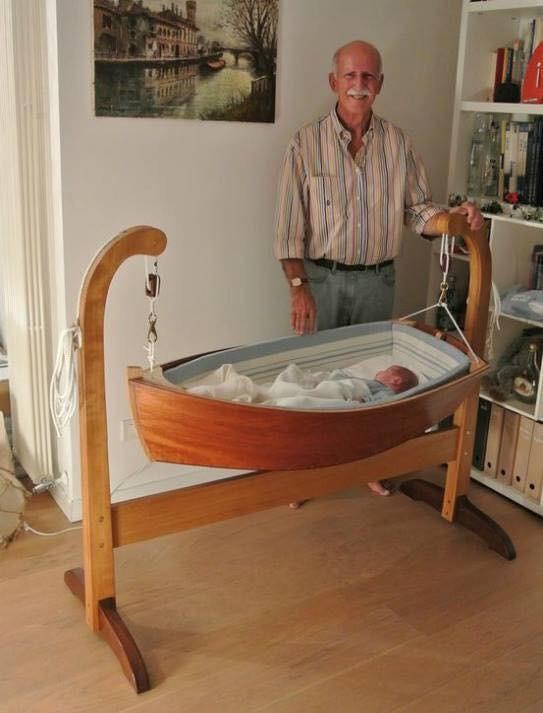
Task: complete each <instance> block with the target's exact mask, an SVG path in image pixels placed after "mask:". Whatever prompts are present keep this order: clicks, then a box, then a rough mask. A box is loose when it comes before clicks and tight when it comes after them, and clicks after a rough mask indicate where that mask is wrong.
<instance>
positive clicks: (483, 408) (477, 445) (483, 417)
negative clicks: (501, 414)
mask: <svg viewBox="0 0 543 713" xmlns="http://www.w3.org/2000/svg"><path fill="white" fill-rule="evenodd" d="M491 407H492V404H491V403H490V401H487V400H486V399H479V406H478V409H477V425H476V426H475V440H474V443H473V458H472V465H473V467H474V468H477V470H484V469H485V453H486V439H487V436H488V423H489V421H490V410H491Z"/></svg>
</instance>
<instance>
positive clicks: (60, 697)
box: [0, 473, 543, 713]
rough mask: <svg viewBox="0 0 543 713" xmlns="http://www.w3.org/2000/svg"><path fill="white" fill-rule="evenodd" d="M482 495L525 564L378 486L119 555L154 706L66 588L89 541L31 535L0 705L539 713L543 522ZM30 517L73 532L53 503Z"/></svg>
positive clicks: (0, 654) (67, 712)
mask: <svg viewBox="0 0 543 713" xmlns="http://www.w3.org/2000/svg"><path fill="white" fill-rule="evenodd" d="M433 475H434V476H435V475H436V473H434V474H433ZM471 495H472V500H473V502H474V503H475V504H476V505H478V506H479V507H481V508H483V509H484V510H485V511H486V512H487V513H488V514H489V515H490V516H492V517H494V518H496V519H497V520H498V521H499V522H500V524H502V525H503V526H504V527H505V529H506V530H507V531H508V532H509V534H510V535H511V537H512V539H513V541H514V542H515V545H516V547H517V551H518V558H517V560H516V561H515V562H506V561H504V560H502V559H500V558H499V557H498V556H497V555H496V554H495V553H493V552H491V551H490V550H488V549H486V547H485V546H484V545H483V544H482V543H481V542H480V541H479V540H478V539H477V538H476V537H475V536H474V535H472V534H470V533H468V532H467V531H464V530H462V529H460V528H458V527H456V526H450V525H448V524H447V523H446V522H445V521H444V520H441V519H440V518H439V516H438V515H437V513H435V512H434V511H432V510H431V509H429V508H428V507H427V506H424V505H423V504H420V503H415V502H413V501H411V500H409V499H408V498H406V497H405V496H403V495H395V496H394V497H392V498H379V497H375V496H372V495H370V493H369V491H368V490H367V489H363V490H356V491H352V492H349V493H344V494H341V495H338V496H335V497H330V498H323V499H320V500H315V501H313V502H311V503H309V504H308V505H306V506H305V507H304V508H302V509H300V510H298V511H292V510H289V509H288V508H287V507H284V508H275V509H273V510H268V511H266V512H263V513H259V514H255V515H251V516H247V517H243V518H238V519H235V520H230V521H229V522H224V523H218V524H215V525H211V526H208V527H204V528H201V529H198V530H193V531H190V532H188V533H181V534H178V535H173V536H170V537H165V538H162V539H159V540H154V541H150V542H147V543H140V544H137V545H131V546H129V547H125V548H122V549H121V550H119V551H118V552H117V568H118V569H117V571H118V603H119V609H120V610H121V612H122V613H123V615H124V617H125V620H126V621H127V623H128V624H129V625H130V628H131V631H132V633H133V634H134V637H135V638H136V640H137V641H138V643H139V645H140V647H141V649H142V652H143V654H144V657H145V659H146V662H147V665H148V668H149V671H150V675H151V680H152V682H153V684H154V688H153V690H151V691H150V692H148V693H145V694H143V695H141V696H136V695H135V693H134V692H133V691H132V689H131V688H130V687H129V685H128V683H127V681H126V680H125V678H124V676H123V675H122V673H121V670H120V668H119V666H118V663H117V660H116V659H115V658H114V656H113V654H112V653H111V651H110V650H109V648H108V647H107V646H106V644H105V643H103V642H102V641H101V640H100V639H99V637H97V636H95V635H93V634H91V633H90V631H88V629H87V628H86V625H85V624H84V619H83V610H82V607H81V605H80V603H79V602H78V601H77V600H76V599H75V597H73V596H72V595H71V594H70V592H69V591H68V590H67V588H66V587H65V586H64V584H63V579H62V578H63V573H64V570H65V569H67V568H70V567H73V566H77V565H79V564H81V547H80V533H79V532H70V533H68V534H65V535H61V536H59V537H57V538H43V537H36V536H34V535H30V534H26V533H25V534H22V535H20V536H19V537H18V538H17V539H16V540H15V542H13V544H12V545H11V546H10V547H9V548H8V549H7V550H5V551H3V552H0V559H1V567H0V603H1V606H0V631H1V646H0V711H2V713H4V712H6V713H18V712H19V711H21V712H22V711H24V712H25V713H72V712H73V713H75V712H76V711H77V712H81V713H83V712H84V713H93V712H96V713H109V712H110V711H111V712H113V711H114V712H115V713H123V712H125V711H126V712H130V713H132V712H133V713H140V712H142V713H143V711H145V713H170V712H172V713H215V712H216V713H257V712H258V713H260V712H261V711H266V713H317V712H318V713H384V712H385V711H386V712H387V713H388V712H391V711H394V712H395V713H400V712H401V713H453V712H454V713H457V712H458V713H459V712H460V711H462V712H468V713H472V712H477V713H479V712H481V713H482V712H483V711H484V712H485V713H502V712H507V713H536V712H540V711H543V676H542V669H543V520H541V519H540V518H538V517H537V516H535V515H533V514H531V513H529V512H527V511H525V510H523V509H522V508H520V507H519V506H517V505H514V504H513V503H511V502H509V501H507V500H505V499H503V498H501V497H500V496H499V495H497V494H495V493H493V492H491V491H489V490H487V489H485V488H483V487H482V486H479V485H477V484H474V485H473V487H472V492H471ZM26 518H27V520H28V521H29V523H30V524H31V525H32V526H34V527H36V528H38V529H55V528H59V527H63V526H66V525H67V523H66V521H65V520H64V518H63V516H62V515H61V514H60V512H59V511H58V509H57V508H56V507H55V506H54V505H53V504H52V501H51V500H50V498H49V496H48V495H44V496H39V497H38V498H34V499H33V500H32V501H31V504H30V507H29V509H28V511H27V514H26Z"/></svg>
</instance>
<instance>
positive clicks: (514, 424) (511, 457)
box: [496, 410, 520, 485]
mask: <svg viewBox="0 0 543 713" xmlns="http://www.w3.org/2000/svg"><path fill="white" fill-rule="evenodd" d="M519 425H520V415H519V414H518V413H515V412H514V411H508V410H506V411H505V414H504V417H503V430H502V440H501V443H500V451H499V455H498V467H497V469H496V479H497V480H499V481H500V483H503V484H504V485H511V483H512V476H513V463H514V461H515V452H516V450H517V440H518V430H519Z"/></svg>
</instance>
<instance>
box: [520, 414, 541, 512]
mask: <svg viewBox="0 0 543 713" xmlns="http://www.w3.org/2000/svg"><path fill="white" fill-rule="evenodd" d="M542 483H543V423H537V422H536V423H534V432H533V436H532V445H531V448H530V457H529V459H528V470H527V473H526V483H525V487H524V494H525V495H526V496H527V497H529V498H531V499H532V500H535V501H536V502H540V501H541V485H542Z"/></svg>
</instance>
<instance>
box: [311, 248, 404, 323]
mask: <svg viewBox="0 0 543 713" xmlns="http://www.w3.org/2000/svg"><path fill="white" fill-rule="evenodd" d="M305 270H306V275H307V277H308V279H309V284H310V287H311V293H312V294H313V297H314V298H315V302H316V303H317V330H318V331H321V330H323V329H333V328H334V327H346V326H348V325H350V324H361V323H364V322H379V321H381V320H387V319H390V317H391V315H392V307H393V304H394V285H395V282H396V274H395V269H394V264H391V265H386V266H385V267H383V268H378V269H377V270H376V271H375V270H365V271H363V272H362V271H357V270H353V271H343V270H330V269H329V268H327V267H322V266H321V265H315V263H314V262H312V261H311V260H306V261H305Z"/></svg>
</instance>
